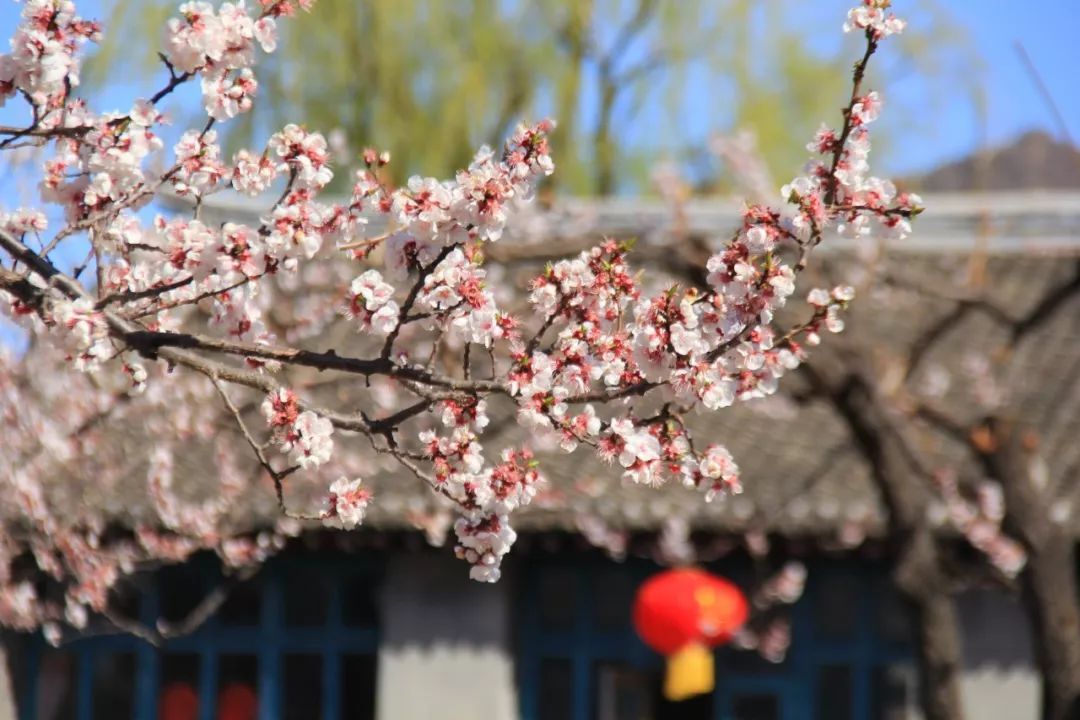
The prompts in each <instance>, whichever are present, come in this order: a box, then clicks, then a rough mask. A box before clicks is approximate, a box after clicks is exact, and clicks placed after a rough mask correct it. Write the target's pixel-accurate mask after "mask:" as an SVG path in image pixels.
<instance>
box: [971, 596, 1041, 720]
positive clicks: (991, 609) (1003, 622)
mask: <svg viewBox="0 0 1080 720" xmlns="http://www.w3.org/2000/svg"><path fill="white" fill-rule="evenodd" d="M957 607H958V610H959V614H960V622H961V626H962V629H963V648H964V667H965V670H964V678H963V683H962V687H963V693H964V698H963V699H964V709H965V710H966V711H967V716H968V717H969V718H973V719H974V720H1038V717H1039V702H1040V694H1041V692H1042V687H1041V682H1040V680H1039V676H1038V673H1037V672H1036V668H1035V660H1034V655H1033V650H1032V646H1031V634H1030V632H1029V630H1028V620H1027V618H1026V617H1025V615H1024V612H1023V609H1022V608H1021V607H1020V604H1019V602H1018V601H1017V600H1015V599H1013V598H1010V597H1009V596H1007V595H1005V594H1003V593H1000V592H988V591H979V592H970V593H965V594H964V595H962V596H960V597H959V598H958V600H957Z"/></svg>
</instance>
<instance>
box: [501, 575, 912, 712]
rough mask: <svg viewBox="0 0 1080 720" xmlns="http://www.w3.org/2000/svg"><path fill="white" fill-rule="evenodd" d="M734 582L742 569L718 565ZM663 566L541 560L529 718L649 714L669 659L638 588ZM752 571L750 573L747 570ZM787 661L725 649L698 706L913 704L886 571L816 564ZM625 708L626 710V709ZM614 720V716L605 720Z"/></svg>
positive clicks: (796, 613)
mask: <svg viewBox="0 0 1080 720" xmlns="http://www.w3.org/2000/svg"><path fill="white" fill-rule="evenodd" d="M712 569H713V570H714V571H716V572H718V573H719V574H722V575H728V576H730V577H734V578H736V579H738V578H739V577H740V576H741V575H742V576H745V572H740V568H739V567H738V566H732V565H727V566H719V567H715V568H712ZM659 570H660V568H658V567H657V566H655V565H653V564H651V563H648V562H634V561H628V562H626V563H624V564H616V563H613V562H610V561H604V560H599V559H598V560H584V561H577V562H573V563H567V562H565V561H558V560H554V559H553V560H551V561H544V560H537V561H535V562H533V563H532V568H531V569H530V570H529V571H528V573H527V576H526V578H525V580H524V583H523V587H522V593H521V604H520V612H521V616H520V617H521V624H520V651H521V652H520V662H519V667H518V673H519V678H518V680H519V689H520V703H521V715H522V718H523V720H548V719H549V718H560V720H561V719H563V718H565V719H566V720H586V719H588V718H597V720H609V718H611V719H613V720H614V719H617V720H621V718H622V717H634V718H640V717H650V715H649V711H648V710H642V706H648V707H651V708H654V709H655V708H656V707H657V706H658V705H659V704H660V703H662V701H661V700H659V698H658V689H659V683H660V677H661V673H662V669H663V660H662V658H660V657H659V656H657V655H656V654H654V653H652V652H651V651H650V650H649V649H648V648H647V647H645V645H644V644H643V643H641V641H640V640H639V639H638V638H637V636H636V634H635V633H634V631H633V629H632V627H631V624H630V607H631V603H632V598H633V592H634V590H636V588H637V586H638V585H640V583H641V582H642V581H644V580H645V579H646V578H647V577H648V576H649V575H651V574H653V573H655V572H658V571H659ZM743 570H745V568H743ZM791 622H792V643H791V648H790V650H789V653H788V656H787V658H786V659H785V661H784V662H783V663H780V664H777V665H773V664H770V663H767V662H765V661H764V660H762V659H760V658H759V657H757V656H756V654H754V653H752V652H747V651H738V650H734V649H732V648H722V649H720V650H718V652H717V663H716V668H717V678H716V679H717V683H716V689H715V691H714V693H713V695H712V697H711V698H703V699H702V700H701V701H700V704H701V708H700V709H698V710H695V711H693V712H692V713H690V714H686V713H684V714H680V715H679V716H680V717H708V718H710V720H817V719H821V720H826V719H827V720H885V719H886V718H889V717H896V716H895V715H891V714H890V713H891V712H892V711H894V710H900V709H903V708H907V707H910V706H911V704H912V703H913V702H914V688H913V673H912V670H911V665H910V661H911V652H910V642H909V640H908V637H907V633H908V626H907V620H906V611H905V610H904V608H903V606H902V605H901V604H900V603H899V602H898V599H897V597H896V595H895V594H894V593H893V591H892V589H891V587H890V586H889V583H888V580H887V578H886V577H884V575H883V574H882V572H881V569H880V568H875V567H874V566H873V565H870V564H866V563H857V562H818V563H813V564H811V565H810V573H809V579H808V583H807V589H806V593H805V594H804V596H803V598H802V599H801V600H800V601H799V602H798V603H796V605H795V606H794V607H793V608H791ZM623 713H625V714H623ZM605 716H606V717H605Z"/></svg>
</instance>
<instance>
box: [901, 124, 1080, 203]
mask: <svg viewBox="0 0 1080 720" xmlns="http://www.w3.org/2000/svg"><path fill="white" fill-rule="evenodd" d="M904 185H907V186H908V187H912V188H917V189H919V190H922V191H926V192H964V191H972V190H1070V189H1080V149H1077V148H1076V147H1074V146H1072V145H1070V144H1068V143H1065V142H1060V141H1058V140H1055V139H1054V138H1053V137H1051V136H1050V135H1048V134H1047V133H1044V132H1041V131H1033V132H1029V133H1025V134H1024V135H1021V136H1020V137H1019V138H1017V139H1016V141H1015V142H1013V143H1011V144H1009V145H1006V146H1004V147H1000V148H996V149H992V150H986V151H980V152H977V153H975V154H973V155H969V156H968V157H966V158H963V159H961V160H956V161H954V162H950V163H946V164H944V165H941V166H940V167H938V168H936V169H934V170H931V171H930V172H928V173H926V174H925V175H921V176H918V177H914V178H910V179H909V180H908V181H907V182H906V183H904Z"/></svg>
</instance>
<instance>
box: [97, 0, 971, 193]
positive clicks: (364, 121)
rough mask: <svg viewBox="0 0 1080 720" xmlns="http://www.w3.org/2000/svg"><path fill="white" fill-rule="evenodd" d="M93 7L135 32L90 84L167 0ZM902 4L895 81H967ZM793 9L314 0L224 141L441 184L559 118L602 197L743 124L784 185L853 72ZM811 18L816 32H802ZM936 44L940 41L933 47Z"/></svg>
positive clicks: (566, 164)
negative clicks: (292, 142) (306, 128)
mask: <svg viewBox="0 0 1080 720" xmlns="http://www.w3.org/2000/svg"><path fill="white" fill-rule="evenodd" d="M105 4H106V6H107V7H111V12H110V15H111V17H110V18H109V22H110V24H111V26H112V27H114V28H116V27H121V28H126V29H127V30H128V31H129V32H119V33H114V34H113V35H112V37H111V39H110V40H107V42H106V44H105V46H104V47H103V49H102V51H101V52H100V54H99V56H98V58H97V59H96V62H95V63H94V64H93V65H92V66H91V68H90V69H91V77H94V76H95V75H96V76H98V77H104V76H105V74H106V72H105V71H107V70H108V69H109V68H112V67H116V66H117V65H118V64H120V63H123V64H124V65H125V66H126V67H130V66H132V64H133V63H132V62H131V61H132V60H133V58H131V56H130V55H129V53H128V48H126V47H125V46H124V43H123V40H122V38H123V37H127V36H131V34H132V33H135V32H144V31H145V29H146V28H149V27H153V28H157V27H160V26H161V23H162V22H163V20H164V19H165V17H166V16H167V14H168V12H169V10H170V5H171V3H170V2H166V1H165V0H115V1H114V2H112V3H108V2H106V3H105ZM842 4H843V3H840V5H842ZM912 4H913V5H915V6H916V9H917V10H918V13H917V14H918V15H921V17H922V19H923V20H924V21H925V20H927V19H929V18H932V20H931V21H930V22H924V23H923V24H925V25H928V26H929V27H928V28H926V29H924V30H921V31H920V32H921V33H922V37H921V38H920V39H917V40H915V39H906V38H905V39H904V41H903V44H901V45H900V48H901V51H900V54H899V56H898V57H900V58H901V60H900V62H901V63H904V64H905V65H906V66H907V67H906V68H902V69H901V70H902V72H900V73H899V74H900V75H901V76H903V75H905V74H909V73H908V71H907V68H913V69H915V71H916V73H917V74H918V75H920V76H922V77H925V76H926V74H927V73H937V72H941V70H942V67H943V66H948V67H950V68H953V70H952V71H951V72H952V73H954V74H956V75H959V74H961V73H964V74H965V75H966V74H967V70H966V67H967V65H968V63H967V62H966V59H965V62H964V63H960V64H957V63H955V62H948V63H946V62H944V61H943V58H942V56H943V55H944V54H945V53H948V54H950V55H954V54H955V50H956V48H957V46H958V44H959V43H958V41H957V38H958V37H960V36H961V35H962V33H958V32H957V31H956V28H955V27H952V26H951V25H950V23H949V22H948V20H947V18H944V17H942V15H941V13H940V12H939V11H938V10H937V5H936V0H915V2H913V3H912ZM802 5H805V4H801V3H798V2H795V1H794V0H777V1H776V2H772V3H764V4H762V3H755V2H752V0H678V1H677V2H676V1H675V0H532V1H530V2H522V1H518V2H513V1H509V2H508V1H505V0H461V1H460V2H442V1H441V0H323V2H322V3H321V6H320V10H319V12H318V13H312V14H310V15H308V16H304V17H299V18H297V19H296V22H295V23H293V24H292V27H291V28H290V29H289V30H288V31H287V32H286V33H285V35H284V37H283V38H282V48H281V52H280V53H278V55H276V56H275V58H274V59H273V60H272V61H271V66H270V67H268V68H267V69H266V70H264V73H263V76H264V77H265V78H266V79H265V80H264V87H265V88H266V90H265V91H266V92H269V93H272V94H273V95H272V97H273V102H265V103H262V104H261V105H260V106H258V107H257V109H256V112H255V113H253V114H252V115H250V116H247V117H246V118H245V121H244V123H243V124H242V125H241V126H240V127H239V128H237V129H236V130H235V131H233V138H232V140H233V142H234V143H242V142H244V141H246V140H247V139H249V137H250V133H251V131H252V129H253V128H254V127H261V128H262V129H272V128H276V127H280V126H281V125H282V124H283V123H284V122H285V121H286V118H288V119H293V120H295V119H296V118H297V117H300V118H302V119H304V120H305V121H306V122H307V123H309V124H310V125H311V126H312V127H321V128H334V127H336V128H340V130H341V131H342V134H343V137H344V138H345V139H346V140H347V145H348V146H349V147H351V148H352V152H354V153H355V152H356V150H358V149H359V148H362V147H365V146H369V145H370V146H375V147H378V148H380V149H384V150H389V151H390V152H391V153H392V155H393V157H394V163H393V166H394V167H395V168H396V172H397V173H398V174H399V175H404V174H408V173H413V172H422V173H423V174H440V173H441V174H446V173H449V172H453V170H454V169H455V168H458V167H462V166H464V165H466V164H468V161H469V159H470V158H469V157H467V156H466V155H464V154H463V153H465V150H463V148H469V147H474V146H475V145H477V144H479V143H484V142H486V143H491V144H496V143H497V142H498V141H499V139H500V138H502V137H503V136H505V134H506V133H507V132H508V130H510V129H511V128H512V127H513V126H514V124H515V123H517V122H519V121H521V120H524V119H530V118H535V117H554V118H556V119H558V121H559V126H558V128H557V130H556V135H555V137H554V143H553V145H554V148H555V153H556V157H555V161H556V163H557V164H558V165H559V167H560V177H559V181H558V183H559V188H560V189H561V190H562V191H563V192H569V193H574V194H609V193H612V192H619V191H627V190H638V191H640V190H642V189H645V188H647V185H648V181H649V172H650V169H651V168H652V167H653V166H654V165H655V161H656V159H657V157H658V156H667V157H670V158H672V159H676V160H679V161H682V162H683V163H684V164H685V163H688V162H697V163H700V162H701V157H702V155H701V153H700V152H699V151H700V149H701V145H702V144H703V142H704V139H705V136H707V134H708V133H710V132H715V131H721V132H723V131H728V130H731V129H734V128H750V129H751V130H753V131H754V133H755V134H756V135H757V136H758V139H759V145H760V147H761V148H763V149H764V150H763V154H764V156H765V160H766V161H767V163H768V166H769V169H770V170H771V171H773V172H774V173H780V175H779V176H780V177H782V176H783V172H785V171H786V169H787V168H790V167H791V166H792V163H795V162H798V161H799V160H800V158H799V155H798V153H799V152H800V151H801V146H800V145H799V144H798V142H796V141H797V140H798V139H799V138H801V137H805V136H807V135H808V134H810V133H812V132H813V130H814V127H813V122H814V120H813V118H818V117H821V116H823V115H826V114H828V113H830V112H832V111H834V110H835V108H834V107H832V102H831V100H830V98H834V97H837V96H838V95H839V94H840V93H841V92H842V80H841V78H843V76H844V74H845V73H844V72H842V71H843V70H844V69H845V66H846V64H847V62H848V61H846V60H845V59H844V58H845V57H846V56H847V55H846V54H845V52H844V48H842V47H840V46H837V47H835V48H821V47H820V46H814V45H813V43H812V42H811V41H810V40H809V39H808V38H811V37H815V36H817V37H822V36H828V34H829V33H828V32H827V31H828V30H832V29H834V28H832V27H831V26H829V24H828V23H829V22H830V20H829V19H826V18H832V17H834V16H833V14H832V13H815V12H813V11H812V10H808V9H807V8H805V7H801V6H802ZM838 7H839V6H838ZM905 10H907V11H908V12H909V14H911V10H912V8H905ZM822 15H824V16H825V17H821V16H822ZM815 24H816V25H820V27H818V28H816V29H817V30H820V31H821V32H814V33H809V32H807V26H808V25H809V26H813V25H815ZM942 36H948V38H949V42H947V43H943V42H936V40H939V39H941V37H942ZM312 38H318V41H317V42H313V41H312ZM920 43H921V44H920ZM143 59H144V60H146V62H142V63H134V65H135V66H143V67H146V68H153V67H154V62H155V61H156V58H153V57H146V58H143ZM95 71H96V72H95ZM955 79H956V78H955V77H953V78H951V79H950V81H949V82H948V86H949V88H950V91H951V92H955V89H956V87H957V84H956V83H955V82H953V80H955ZM908 80H910V77H909V78H908ZM945 84H946V83H944V82H942V83H941V85H942V86H944V85H945ZM886 89H888V88H886ZM920 103H922V100H920ZM919 109H923V108H919ZM898 110H899V112H897V113H896V114H897V115H899V118H900V120H899V122H902V123H904V125H905V126H907V125H910V122H911V120H912V118H913V116H914V115H915V113H913V112H911V110H912V109H911V108H907V109H905V108H903V107H901V108H899V109H898ZM634 128H638V129H637V130H634ZM640 128H648V133H647V134H645V133H642V132H641V130H640ZM661 138H662V139H663V140H661ZM792 148H794V150H793V149H792ZM690 172H691V174H692V175H693V176H694V177H695V178H696V179H697V180H698V181H699V183H698V184H699V185H702V186H705V187H715V186H714V185H713V184H712V183H711V180H712V179H713V178H715V176H716V168H715V167H712V166H710V165H709V163H706V166H705V167H694V168H690ZM397 179H399V180H400V179H402V178H401V177H398V178H397Z"/></svg>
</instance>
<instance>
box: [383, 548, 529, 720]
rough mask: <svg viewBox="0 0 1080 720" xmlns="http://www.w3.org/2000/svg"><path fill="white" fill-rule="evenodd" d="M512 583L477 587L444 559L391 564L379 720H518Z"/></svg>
mask: <svg viewBox="0 0 1080 720" xmlns="http://www.w3.org/2000/svg"><path fill="white" fill-rule="evenodd" d="M508 580H510V578H503V580H502V581H500V582H498V583H496V584H494V585H488V584H484V583H477V582H474V581H472V580H469V579H468V573H467V572H466V569H465V568H464V567H463V565H462V564H461V563H460V562H456V561H453V560H452V559H449V561H448V558H447V557H446V556H444V555H443V554H439V555H432V554H426V553H424V554H402V555H400V556H396V557H393V558H392V559H390V560H389V562H388V563H387V572H386V575H385V580H384V583H385V584H384V586H383V589H382V594H381V597H380V610H381V628H380V630H381V643H380V646H379V669H378V680H377V683H378V702H377V708H378V718H379V720H429V719H430V720H436V719H437V720H476V718H484V720H512V719H513V718H516V717H517V697H516V692H515V687H514V664H513V655H512V648H511V639H510V629H511V624H512V612H511V610H512V608H511V599H510V582H508Z"/></svg>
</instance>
